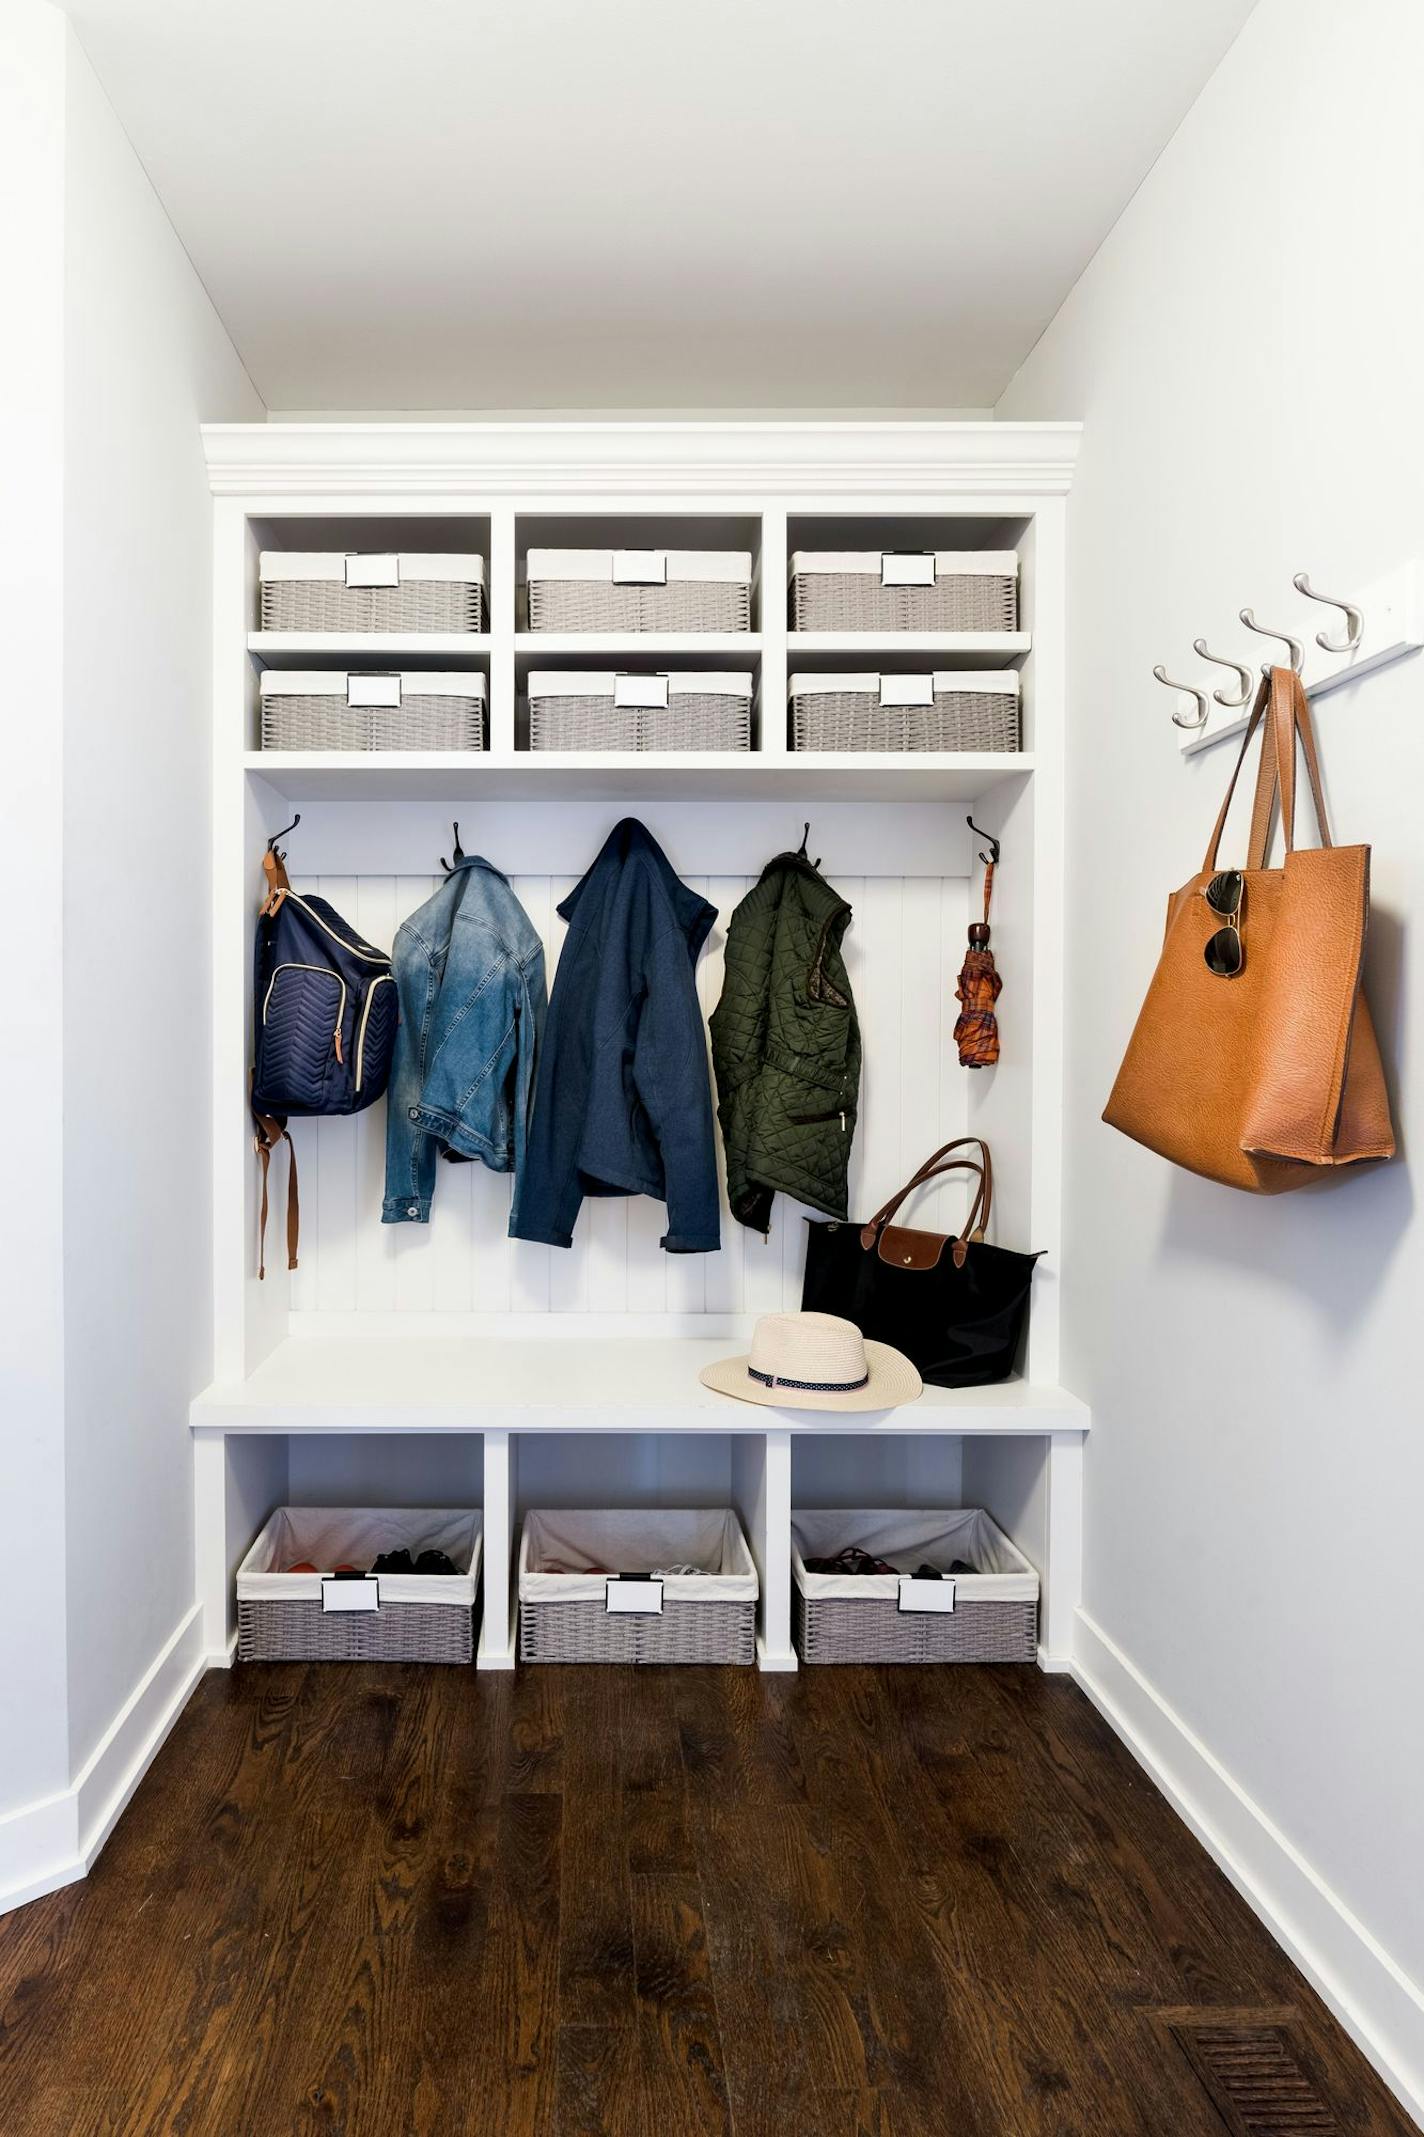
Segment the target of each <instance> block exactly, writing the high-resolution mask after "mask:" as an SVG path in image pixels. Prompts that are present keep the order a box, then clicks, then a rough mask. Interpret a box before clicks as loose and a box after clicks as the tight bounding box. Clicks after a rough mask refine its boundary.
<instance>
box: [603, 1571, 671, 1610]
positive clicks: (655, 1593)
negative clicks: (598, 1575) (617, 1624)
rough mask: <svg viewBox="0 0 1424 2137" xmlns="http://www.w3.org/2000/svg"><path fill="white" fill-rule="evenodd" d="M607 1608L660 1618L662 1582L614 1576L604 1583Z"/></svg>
mask: <svg viewBox="0 0 1424 2137" xmlns="http://www.w3.org/2000/svg"><path fill="white" fill-rule="evenodd" d="M606 1592H607V1596H608V1606H607V1607H608V1609H609V1610H610V1611H615V1612H616V1611H622V1612H623V1613H624V1614H625V1615H628V1614H630V1613H631V1614H632V1615H634V1616H637V1617H645V1618H660V1617H661V1616H662V1614H663V1584H662V1582H661V1581H660V1580H630V1579H628V1578H627V1577H626V1576H625V1577H624V1578H623V1579H619V1578H618V1577H617V1576H615V1577H614V1578H613V1579H611V1580H609V1581H608V1582H607V1584H606Z"/></svg>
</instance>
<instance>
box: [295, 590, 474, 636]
mask: <svg viewBox="0 0 1424 2137" xmlns="http://www.w3.org/2000/svg"><path fill="white" fill-rule="evenodd" d="M262 628H263V630H264V631H482V630H484V629H485V590H484V587H483V586H482V585H480V584H479V583H478V582H476V581H472V580H465V579H403V580H402V581H401V584H400V585H399V586H345V585H343V584H342V582H341V581H340V580H339V579H264V580H263V582H262Z"/></svg>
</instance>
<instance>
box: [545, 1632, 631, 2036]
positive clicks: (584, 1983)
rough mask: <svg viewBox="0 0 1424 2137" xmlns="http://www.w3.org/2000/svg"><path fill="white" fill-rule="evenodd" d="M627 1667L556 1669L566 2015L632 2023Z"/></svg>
mask: <svg viewBox="0 0 1424 2137" xmlns="http://www.w3.org/2000/svg"><path fill="white" fill-rule="evenodd" d="M628 1674H629V1673H628V1672H626V1671H623V1670H601V1669H588V1668H578V1667H575V1666H573V1665H570V1666H569V1667H568V1668H567V1669H565V1670H561V1671H560V1672H559V1675H560V1676H561V1677H562V1678H563V1679H564V1680H565V1681H564V1682H563V1683H562V1684H561V1685H560V1687H559V1690H560V1692H561V1694H562V1701H563V1716H564V1749H563V1771H564V1779H565V1790H564V1795H563V1799H562V1800H563V1831H562V1838H561V1845H560V1857H559V1860H560V1872H559V1874H560V1916H559V2022H560V2024H561V2026H569V2027H584V2026H619V2027H624V2028H628V2029H631V2028H632V2027H633V2025H634V2023H635V2018H636V2012H635V2004H634V1981H633V1913H632V1900H631V1896H630V1893H629V1887H628V1859H627V1849H626V1846H625V1843H624V1775H623V1740H622V1716H623V1709H624V1706H625V1704H626V1699H625V1691H626V1690H627V1677H628Z"/></svg>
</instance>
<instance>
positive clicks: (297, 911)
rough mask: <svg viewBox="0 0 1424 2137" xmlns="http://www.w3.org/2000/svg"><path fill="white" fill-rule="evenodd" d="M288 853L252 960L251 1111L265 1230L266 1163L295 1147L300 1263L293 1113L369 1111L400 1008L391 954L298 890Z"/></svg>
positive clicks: (273, 861) (293, 1175)
mask: <svg viewBox="0 0 1424 2137" xmlns="http://www.w3.org/2000/svg"><path fill="white" fill-rule="evenodd" d="M282 861H283V856H282V855H281V854H279V853H277V852H276V851H275V849H274V848H273V847H272V846H269V847H268V849H267V851H266V853H265V854H264V855H263V857H262V866H263V869H264V871H265V872H266V876H267V885H268V891H267V899H266V902H265V904H264V905H263V907H262V910H261V912H260V914H259V915H258V920H257V943H256V952H255V957H254V966H253V996H252V1025H253V1063H252V1112H253V1117H254V1119H255V1121H256V1124H257V1154H258V1156H259V1157H260V1159H261V1161H262V1238H263V1244H264V1246H265V1240H266V1230H267V1168H268V1163H269V1160H270V1158H271V1154H272V1152H273V1150H274V1149H275V1148H276V1146H277V1144H278V1142H279V1141H285V1142H286V1145H287V1149H288V1152H289V1172H288V1186H287V1267H288V1268H289V1269H295V1268H296V1266H297V1228H298V1204H297V1164H296V1153H295V1151H294V1150H293V1149H292V1138H291V1136H290V1135H289V1134H288V1133H287V1122H288V1120H289V1119H291V1118H294V1117H295V1118H299V1119H301V1118H309V1117H311V1116H312V1115H316V1114H330V1113H336V1114H340V1113H361V1112H364V1110H365V1108H366V1107H367V1106H370V1105H374V1104H375V1102H376V1100H377V1099H378V1098H379V1097H380V1096H381V1095H382V1093H383V1092H384V1090H385V1088H386V1083H387V1080H388V1079H389V1076H390V1072H391V1055H392V1053H393V1052H394V1050H395V1042H396V1024H397V1021H398V1010H397V1004H396V983H395V978H394V976H393V974H392V971H391V960H390V958H389V957H388V956H387V955H386V953H385V951H384V950H377V949H375V948H374V947H373V946H372V945H371V944H370V943H369V942H363V941H362V939H361V937H360V936H359V935H358V934H357V933H356V932H355V930H354V928H351V927H349V926H348V925H347V923H346V922H345V921H344V920H343V919H342V917H341V915H340V913H338V912H337V911H336V910H335V908H334V907H333V906H331V905H329V904H328V903H327V901H326V899H325V898H316V897H299V896H298V895H297V893H296V892H295V891H294V890H293V889H292V886H291V884H290V883H289V882H288V881H287V871H286V869H285V868H284V867H283V865H282ZM264 1264H265V1254H263V1253H262V1251H261V1250H259V1267H258V1272H257V1273H258V1275H259V1276H265V1274H266V1268H265V1265H264Z"/></svg>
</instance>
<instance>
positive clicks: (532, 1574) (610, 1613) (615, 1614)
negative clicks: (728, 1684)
mask: <svg viewBox="0 0 1424 2137" xmlns="http://www.w3.org/2000/svg"><path fill="white" fill-rule="evenodd" d="M550 1561H553V1562H554V1563H556V1564H558V1565H560V1566H563V1567H565V1568H567V1569H568V1570H566V1571H564V1572H558V1573H541V1572H539V1571H537V1570H536V1568H538V1567H539V1566H541V1565H544V1564H547V1563H549V1562H550ZM681 1564H690V1565H695V1566H699V1567H706V1568H707V1569H708V1570H707V1571H705V1572H698V1573H695V1574H669V1575H667V1576H666V1577H664V1578H662V1579H651V1578H650V1579H644V1578H640V1577H639V1576H642V1575H650V1574H652V1573H654V1571H655V1569H656V1568H658V1567H660V1566H672V1565H681ZM757 1593H758V1585H757V1570H756V1565H755V1563H754V1561H753V1559H752V1555H751V1551H750V1550H749V1548H748V1546H747V1539H746V1537H745V1536H744V1535H743V1534H742V1528H741V1523H740V1522H739V1521H738V1520H737V1517H736V1515H735V1514H734V1513H733V1512H732V1511H731V1509H730V1508H711V1509H708V1508H667V1507H658V1508H656V1509H644V1508H636V1509H628V1510H626V1511H616V1512H597V1513H594V1512H583V1511H577V1512H576V1511H560V1512H553V1511H551V1512H542V1513H530V1514H527V1515H526V1516H525V1521H524V1532H523V1535H522V1536H521V1538H520V1544H519V1658H520V1660H521V1661H522V1662H735V1663H751V1662H754V1661H755V1660H756V1611H757Z"/></svg>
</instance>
